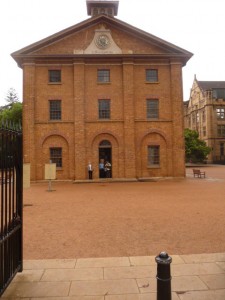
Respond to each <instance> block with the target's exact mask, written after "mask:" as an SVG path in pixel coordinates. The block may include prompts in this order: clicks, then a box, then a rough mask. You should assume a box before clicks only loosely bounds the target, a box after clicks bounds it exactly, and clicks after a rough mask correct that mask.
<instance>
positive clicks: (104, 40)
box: [96, 34, 110, 49]
mask: <svg viewBox="0 0 225 300" xmlns="http://www.w3.org/2000/svg"><path fill="white" fill-rule="evenodd" d="M96 45H97V46H98V47H99V48H101V49H106V48H107V47H109V45H110V40H109V37H108V36H107V35H105V34H100V35H99V36H98V37H97V39H96Z"/></svg>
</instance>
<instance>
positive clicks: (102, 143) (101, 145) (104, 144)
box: [99, 140, 112, 148]
mask: <svg viewBox="0 0 225 300" xmlns="http://www.w3.org/2000/svg"><path fill="white" fill-rule="evenodd" d="M99 147H101V148H109V147H112V145H111V143H110V142H109V141H107V140H103V141H101V142H100V143H99Z"/></svg>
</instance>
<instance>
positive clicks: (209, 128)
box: [184, 76, 225, 163]
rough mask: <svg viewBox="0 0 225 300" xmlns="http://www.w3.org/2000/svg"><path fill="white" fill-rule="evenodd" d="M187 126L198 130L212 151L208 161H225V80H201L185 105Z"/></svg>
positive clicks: (200, 136) (192, 90)
mask: <svg viewBox="0 0 225 300" xmlns="http://www.w3.org/2000/svg"><path fill="white" fill-rule="evenodd" d="M184 108H185V109H184V124H185V128H190V129H192V130H196V131H198V133H199V138H200V139H201V140H204V141H205V142H206V144H207V146H209V147H211V149H212V152H211V153H210V155H209V156H208V162H209V163H211V162H214V163H225V81H199V80H197V78H196V76H195V78H194V82H193V85H192V88H191V93H190V99H189V101H186V102H185V105H184Z"/></svg>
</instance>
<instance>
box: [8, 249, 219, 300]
mask: <svg viewBox="0 0 225 300" xmlns="http://www.w3.org/2000/svg"><path fill="white" fill-rule="evenodd" d="M172 259H173V262H172V264H171V275H172V282H171V286H172V295H173V296H172V299H173V300H225V253H213V254H196V255H181V256H179V255H174V256H172ZM156 272H157V264H156V263H155V257H153V256H143V257H141V256H136V257H108V258H84V259H68V260H67V259H61V260H60V259H52V260H29V261H24V271H23V272H22V273H18V274H17V275H16V277H15V278H14V280H13V281H12V283H11V284H10V286H9V287H8V288H7V290H6V291H5V293H4V294H3V296H2V299H8V300H156V290H157V281H156Z"/></svg>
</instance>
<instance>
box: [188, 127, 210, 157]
mask: <svg viewBox="0 0 225 300" xmlns="http://www.w3.org/2000/svg"><path fill="white" fill-rule="evenodd" d="M184 138H185V158H186V162H190V161H191V162H204V161H205V160H206V158H207V156H208V155H209V153H210V152H211V148H210V147H208V146H207V145H206V142H205V141H202V140H200V139H199V134H198V132H197V131H195V130H191V129H188V128H186V129H185V130H184Z"/></svg>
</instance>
